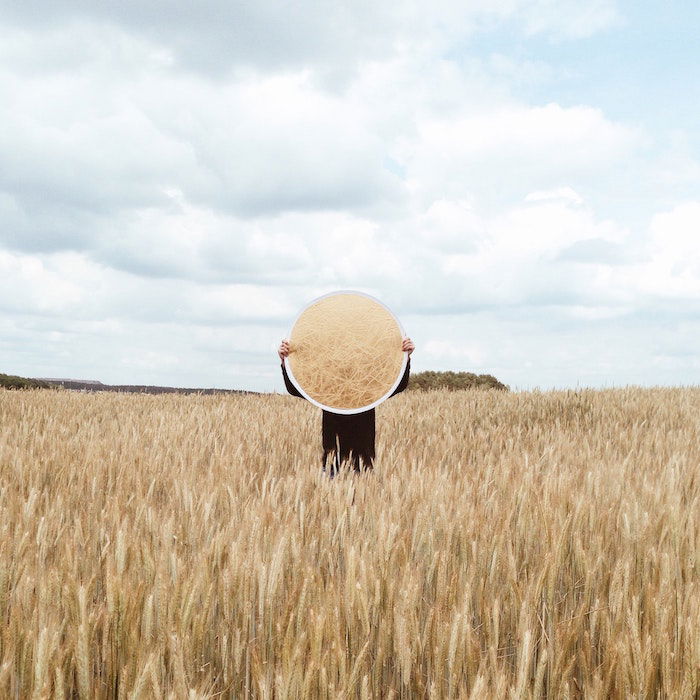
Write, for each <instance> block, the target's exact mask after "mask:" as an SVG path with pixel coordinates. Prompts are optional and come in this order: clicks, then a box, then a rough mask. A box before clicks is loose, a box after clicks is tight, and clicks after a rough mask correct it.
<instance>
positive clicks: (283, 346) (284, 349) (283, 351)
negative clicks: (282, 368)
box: [277, 338, 290, 362]
mask: <svg viewBox="0 0 700 700" xmlns="http://www.w3.org/2000/svg"><path fill="white" fill-rule="evenodd" d="M289 352H290V351H289V341H288V340H287V339H286V338H285V339H284V340H283V341H282V342H281V343H280V346H279V349H278V350H277V354H278V355H279V356H280V360H281V361H282V362H284V358H285V357H287V355H289Z"/></svg>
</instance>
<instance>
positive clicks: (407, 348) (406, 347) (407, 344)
mask: <svg viewBox="0 0 700 700" xmlns="http://www.w3.org/2000/svg"><path fill="white" fill-rule="evenodd" d="M401 349H402V350H403V351H404V352H407V353H408V356H409V357H410V356H411V353H412V352H413V351H414V350H415V349H416V346H415V345H414V344H413V341H412V340H411V339H410V338H409V337H408V336H406V337H405V338H404V339H403V345H402V346H401Z"/></svg>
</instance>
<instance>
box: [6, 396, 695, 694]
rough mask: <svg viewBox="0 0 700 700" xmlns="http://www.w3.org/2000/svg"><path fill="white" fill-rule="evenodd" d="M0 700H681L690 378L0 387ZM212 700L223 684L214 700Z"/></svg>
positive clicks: (689, 635) (691, 658) (690, 635)
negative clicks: (336, 458)
mask: <svg viewBox="0 0 700 700" xmlns="http://www.w3.org/2000/svg"><path fill="white" fill-rule="evenodd" d="M0 421H1V422H0V512H1V514H2V522H1V523H0V697H8V698H9V697H20V698H25V697H27V698H29V697H35V698H42V697H71V696H73V697H76V696H79V697H81V698H107V697H115V698H116V697H120V698H121V697H124V698H127V697H133V698H141V697H143V698H147V697H157V698H161V697H174V698H186V697H191V698H199V697H214V696H215V695H216V696H217V697H230V698H247V697H260V698H316V697H322V698H326V697H333V698H336V697H362V698H402V697H403V698H422V697H425V698H431V697H432V698H462V697H476V698H529V697H544V696H546V697H550V698H565V697H581V696H585V697H587V698H608V697H621V698H622V697H625V698H627V697H635V698H698V697H700V675H699V669H700V632H699V630H700V590H699V584H700V577H699V576H698V569H699V562H698V547H699V545H700V529H699V527H700V526H699V523H700V389H653V390H640V389H625V390H610V391H602V392H596V391H581V392H561V393H556V392H554V393H524V394H506V393H501V392H483V393H480V392H473V393H466V392H456V393H441V392H439V393H432V394H420V393H406V394H403V395H401V396H399V397H396V398H394V399H392V400H391V401H389V402H387V403H386V404H384V405H383V406H381V407H380V408H379V409H378V448H379V450H378V466H377V470H376V471H375V473H374V474H372V475H365V476H362V477H360V478H356V477H342V478H340V479H337V480H335V481H333V482H331V481H328V480H325V479H324V478H323V477H322V475H321V474H320V453H319V450H320V434H319V433H320V417H319V411H318V410H317V409H315V408H313V407H312V406H310V405H309V404H307V403H306V402H303V401H301V400H299V399H293V398H291V397H283V396H260V397H257V396H231V397H224V398H222V397H198V396H188V397H182V396H156V397H153V396H133V395H106V394H100V395H85V394H74V393H70V392H49V391H35V392H30V393H18V392H0ZM217 694H218V695H217Z"/></svg>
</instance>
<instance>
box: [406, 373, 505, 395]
mask: <svg viewBox="0 0 700 700" xmlns="http://www.w3.org/2000/svg"><path fill="white" fill-rule="evenodd" d="M408 388H409V389H414V390H416V389H417V390H422V391H427V390H429V389H451V390H457V389H499V390H500V391H508V387H507V386H506V385H505V384H502V383H501V382H499V381H498V379H496V377H494V376H492V375H490V374H473V373H472V372H452V371H449V372H433V371H428V372H417V373H416V374H412V375H411V378H410V380H409V382H408Z"/></svg>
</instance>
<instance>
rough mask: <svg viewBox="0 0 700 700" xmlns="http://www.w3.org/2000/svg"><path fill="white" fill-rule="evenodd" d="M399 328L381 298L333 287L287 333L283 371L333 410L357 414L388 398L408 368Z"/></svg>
mask: <svg viewBox="0 0 700 700" xmlns="http://www.w3.org/2000/svg"><path fill="white" fill-rule="evenodd" d="M402 341H403V329H402V328H401V324H400V323H399V322H398V320H397V319H396V318H395V317H394V315H393V314H392V313H391V311H390V310H389V309H388V308H387V307H386V306H384V304H382V303H381V302H380V301H379V300H377V299H375V298H374V297H371V296H369V295H368V294H363V293H362V292H350V291H343V292H333V293H331V294H327V295H325V296H322V297H320V298H318V299H315V300H314V301H312V302H311V303H310V304H309V305H308V306H307V307H306V308H305V309H304V310H303V311H302V312H301V313H300V314H299V316H298V317H297V320H296V321H295V323H294V327H293V328H292V332H291V334H290V337H289V344H290V354H289V356H288V357H287V358H286V360H285V366H286V368H287V374H288V375H289V378H290V380H291V381H292V383H293V384H294V385H295V386H296V387H297V389H299V391H300V392H301V394H303V396H304V397H305V398H307V399H308V400H309V401H311V402H312V403H313V404H315V405H317V406H319V407H320V408H323V409H325V410H326V411H332V412H333V413H346V414H349V413H360V412H361V411H367V410H369V409H370V408H374V407H375V406H377V405H378V404H380V403H381V402H382V401H384V400H385V399H387V398H388V397H389V396H391V394H392V393H393V391H394V389H396V387H397V386H398V384H399V382H400V381H401V377H402V376H403V372H404V369H405V368H406V361H407V355H406V353H404V352H403V351H402V349H401V345H402Z"/></svg>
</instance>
